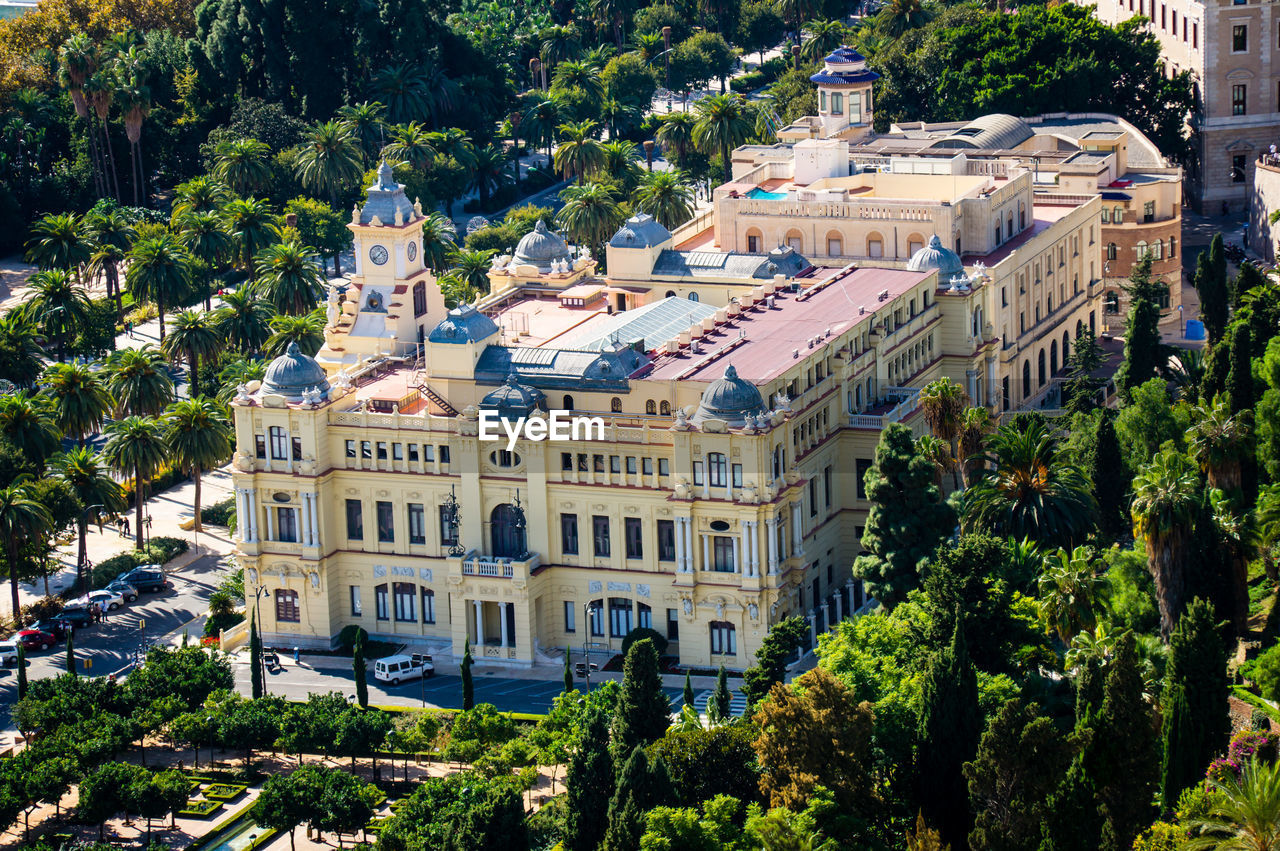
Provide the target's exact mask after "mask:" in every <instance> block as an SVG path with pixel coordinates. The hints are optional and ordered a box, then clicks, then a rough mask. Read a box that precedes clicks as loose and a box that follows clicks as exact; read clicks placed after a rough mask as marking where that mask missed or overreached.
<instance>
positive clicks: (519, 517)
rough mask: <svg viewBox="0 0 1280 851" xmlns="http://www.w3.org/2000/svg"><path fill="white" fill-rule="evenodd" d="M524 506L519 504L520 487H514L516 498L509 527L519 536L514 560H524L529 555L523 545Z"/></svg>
mask: <svg viewBox="0 0 1280 851" xmlns="http://www.w3.org/2000/svg"><path fill="white" fill-rule="evenodd" d="M526 525H527V524H526V523H525V519H524V507H523V506H521V505H520V488H516V498H515V501H514V503H513V505H512V506H511V528H513V529H515V530H516V534H517V535H519V536H520V546H519V548H518V549H519V550H520V551H519V552H518V553H516V561H524V560H525V558H526V557H527V556H528V555H529V550H528V549H527V548H526V547H525V527H526Z"/></svg>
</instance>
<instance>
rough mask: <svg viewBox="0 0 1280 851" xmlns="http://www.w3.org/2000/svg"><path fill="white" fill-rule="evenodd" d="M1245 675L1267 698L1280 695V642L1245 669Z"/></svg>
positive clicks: (1271, 698)
mask: <svg viewBox="0 0 1280 851" xmlns="http://www.w3.org/2000/svg"><path fill="white" fill-rule="evenodd" d="M1245 676H1247V677H1248V678H1249V679H1251V680H1253V681H1254V683H1256V684H1257V686H1258V692H1259V693H1260V694H1261V695H1262V696H1263V697H1264V698H1266V699H1267V700H1275V699H1276V698H1277V697H1280V644H1273V645H1271V648H1270V649H1269V650H1267V652H1266V653H1263V654H1262V655H1261V656H1259V657H1258V658H1257V659H1254V660H1253V662H1252V663H1250V664H1249V665H1248V666H1247V667H1246V669H1245Z"/></svg>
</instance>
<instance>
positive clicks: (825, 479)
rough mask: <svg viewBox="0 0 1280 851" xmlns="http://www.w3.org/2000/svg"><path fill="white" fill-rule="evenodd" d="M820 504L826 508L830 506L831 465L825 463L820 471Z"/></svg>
mask: <svg viewBox="0 0 1280 851" xmlns="http://www.w3.org/2000/svg"><path fill="white" fill-rule="evenodd" d="M822 496H823V501H822V504H823V505H825V506H826V507H827V508H830V507H831V465H827V467H826V469H824V470H823V471H822Z"/></svg>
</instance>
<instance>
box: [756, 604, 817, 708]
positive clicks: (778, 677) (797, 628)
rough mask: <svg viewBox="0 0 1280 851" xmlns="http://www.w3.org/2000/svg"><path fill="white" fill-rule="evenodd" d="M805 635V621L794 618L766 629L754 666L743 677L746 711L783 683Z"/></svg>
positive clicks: (807, 632) (785, 619) (783, 620)
mask: <svg viewBox="0 0 1280 851" xmlns="http://www.w3.org/2000/svg"><path fill="white" fill-rule="evenodd" d="M808 634H809V627H808V625H807V624H806V623H805V620H804V618H801V617H797V616H792V617H789V618H784V619H782V620H780V621H778V622H777V623H775V624H774V625H773V626H771V627H769V631H768V632H767V633H766V634H765V637H764V639H763V640H762V641H761V642H760V647H759V649H758V650H756V663H755V664H754V665H752V666H751V667H750V668H747V670H746V671H745V672H743V675H742V678H743V685H742V690H743V692H745V693H746V696H747V705H748V706H749V707H753V706H755V705H756V704H758V703H759V702H760V701H762V700H764V699H765V697H766V696H767V695H768V694H769V692H770V691H771V690H772V689H773V687H774V686H775V685H777V684H778V683H781V682H782V681H783V678H784V677H785V676H786V672H787V662H788V660H789V659H790V658H791V656H792V655H793V654H794V653H795V652H796V651H797V650H799V649H800V648H801V647H802V646H803V645H804V642H805V639H806V638H807V637H808Z"/></svg>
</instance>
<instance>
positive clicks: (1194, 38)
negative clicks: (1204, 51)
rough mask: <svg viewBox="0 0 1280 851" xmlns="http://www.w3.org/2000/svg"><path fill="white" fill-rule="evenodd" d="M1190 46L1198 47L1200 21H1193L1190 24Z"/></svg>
mask: <svg viewBox="0 0 1280 851" xmlns="http://www.w3.org/2000/svg"><path fill="white" fill-rule="evenodd" d="M1191 47H1192V49H1196V48H1199V47H1200V22H1199V21H1195V22H1193V23H1192V24H1191Z"/></svg>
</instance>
